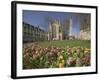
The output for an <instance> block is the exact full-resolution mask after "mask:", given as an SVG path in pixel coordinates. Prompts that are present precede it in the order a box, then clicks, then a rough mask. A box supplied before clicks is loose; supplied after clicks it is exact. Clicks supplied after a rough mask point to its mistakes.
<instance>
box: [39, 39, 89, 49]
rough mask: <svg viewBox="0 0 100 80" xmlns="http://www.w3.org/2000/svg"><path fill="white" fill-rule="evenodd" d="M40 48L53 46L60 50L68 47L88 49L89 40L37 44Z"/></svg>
mask: <svg viewBox="0 0 100 80" xmlns="http://www.w3.org/2000/svg"><path fill="white" fill-rule="evenodd" d="M39 45H41V46H42V47H47V46H55V47H60V48H66V47H67V46H69V47H85V48H86V47H87V48H90V46H91V45H90V40H62V41H44V42H39Z"/></svg>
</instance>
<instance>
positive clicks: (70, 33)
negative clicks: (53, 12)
mask: <svg viewBox="0 0 100 80" xmlns="http://www.w3.org/2000/svg"><path fill="white" fill-rule="evenodd" d="M69 36H72V16H71V17H70V25H69Z"/></svg>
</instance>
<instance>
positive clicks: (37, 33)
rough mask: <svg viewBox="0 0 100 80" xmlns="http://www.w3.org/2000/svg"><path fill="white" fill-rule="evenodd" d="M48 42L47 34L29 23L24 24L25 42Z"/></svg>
mask: <svg viewBox="0 0 100 80" xmlns="http://www.w3.org/2000/svg"><path fill="white" fill-rule="evenodd" d="M44 40H47V32H45V31H44V30H42V29H40V28H39V26H38V27H35V26H33V25H30V24H28V23H25V22H23V42H34V41H44Z"/></svg>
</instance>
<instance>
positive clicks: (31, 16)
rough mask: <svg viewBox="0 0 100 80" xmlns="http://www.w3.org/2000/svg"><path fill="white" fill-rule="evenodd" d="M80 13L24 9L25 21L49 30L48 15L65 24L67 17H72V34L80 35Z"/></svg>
mask: <svg viewBox="0 0 100 80" xmlns="http://www.w3.org/2000/svg"><path fill="white" fill-rule="evenodd" d="M77 14H79V13H68V12H47V11H33V10H23V21H24V22H27V23H29V24H31V25H34V26H36V27H37V26H39V27H40V28H41V29H44V30H46V31H47V30H48V21H47V17H49V18H51V19H53V20H55V19H56V20H60V22H61V23H62V24H63V23H64V21H65V20H66V19H68V20H69V19H70V17H72V34H73V35H78V34H79V32H80V24H79V18H80V17H79V16H78V15H77Z"/></svg>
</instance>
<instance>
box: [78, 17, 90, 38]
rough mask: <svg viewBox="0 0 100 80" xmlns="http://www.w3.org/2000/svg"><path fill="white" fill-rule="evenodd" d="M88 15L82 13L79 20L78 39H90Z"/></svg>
mask: <svg viewBox="0 0 100 80" xmlns="http://www.w3.org/2000/svg"><path fill="white" fill-rule="evenodd" d="M90 26H91V25H90V15H84V16H83V17H82V19H81V20H80V39H81V40H90V39H91V28H90Z"/></svg>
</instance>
